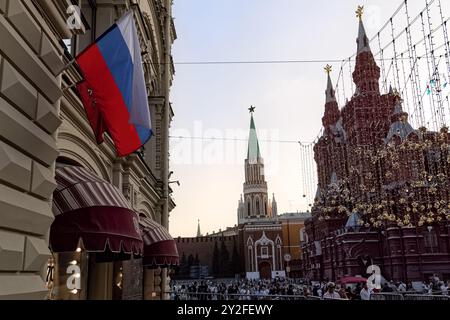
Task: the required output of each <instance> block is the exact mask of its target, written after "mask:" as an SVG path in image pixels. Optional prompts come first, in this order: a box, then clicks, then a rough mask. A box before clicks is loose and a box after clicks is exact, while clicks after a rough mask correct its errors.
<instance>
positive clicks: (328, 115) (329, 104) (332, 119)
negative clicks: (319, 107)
mask: <svg viewBox="0 0 450 320" xmlns="http://www.w3.org/2000/svg"><path fill="white" fill-rule="evenodd" d="M324 70H325V72H326V73H327V89H326V90H325V113H324V115H323V117H322V124H323V126H324V127H325V128H326V129H327V130H328V128H329V126H330V125H334V124H335V123H336V121H338V119H339V117H340V111H339V107H338V104H337V101H336V95H335V91H334V88H333V83H332V82H331V77H330V73H331V70H332V67H331V66H330V65H329V64H327V65H326V66H325V68H324Z"/></svg>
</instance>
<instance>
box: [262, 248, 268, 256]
mask: <svg viewBox="0 0 450 320" xmlns="http://www.w3.org/2000/svg"><path fill="white" fill-rule="evenodd" d="M268 257H269V248H267V247H261V258H268Z"/></svg>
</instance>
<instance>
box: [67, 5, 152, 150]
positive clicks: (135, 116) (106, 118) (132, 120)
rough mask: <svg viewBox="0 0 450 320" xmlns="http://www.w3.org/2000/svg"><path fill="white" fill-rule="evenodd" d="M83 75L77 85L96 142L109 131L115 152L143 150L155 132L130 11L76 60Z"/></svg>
mask: <svg viewBox="0 0 450 320" xmlns="http://www.w3.org/2000/svg"><path fill="white" fill-rule="evenodd" d="M76 60H77V63H78V65H79V66H80V69H81V70H82V72H83V75H84V81H82V82H81V83H79V84H78V85H77V89H78V91H79V94H80V98H81V100H82V102H83V105H84V107H85V109H86V113H87V116H88V119H89V122H90V124H91V126H92V129H93V130H94V134H95V136H96V140H97V142H99V143H101V142H102V141H103V133H104V132H105V131H106V132H108V134H109V135H110V136H111V138H112V139H113V141H114V144H115V147H116V150H117V155H118V156H119V157H123V156H126V155H128V154H130V153H133V152H134V151H136V150H138V149H139V148H141V147H142V146H143V145H144V144H145V143H146V142H147V141H148V139H150V137H151V135H152V127H151V120H150V111H149V107H148V96H147V89H146V86H145V79H144V71H143V67H142V59H141V47H140V44H139V38H138V35H137V31H136V26H135V22H134V17H133V12H132V11H128V12H127V13H126V14H125V15H124V16H123V17H122V18H120V19H119V20H118V21H117V22H116V23H115V24H114V25H112V26H111V27H110V28H109V29H108V30H107V31H106V32H105V33H104V34H103V35H101V36H100V37H99V38H98V39H97V40H96V41H95V43H93V44H91V45H90V46H89V47H87V48H86V49H85V50H84V51H83V52H82V53H80V54H79V55H78V57H77V58H76Z"/></svg>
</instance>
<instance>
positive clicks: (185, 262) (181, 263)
mask: <svg viewBox="0 0 450 320" xmlns="http://www.w3.org/2000/svg"><path fill="white" fill-rule="evenodd" d="M186 264H187V259H186V254H185V253H184V252H183V255H182V256H181V261H180V266H184V265H186Z"/></svg>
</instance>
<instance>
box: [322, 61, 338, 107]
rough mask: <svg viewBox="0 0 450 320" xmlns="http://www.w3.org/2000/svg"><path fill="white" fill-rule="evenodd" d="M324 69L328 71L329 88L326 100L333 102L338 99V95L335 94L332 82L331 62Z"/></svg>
mask: <svg viewBox="0 0 450 320" xmlns="http://www.w3.org/2000/svg"><path fill="white" fill-rule="evenodd" d="M324 70H325V72H326V73H327V89H326V90H325V96H326V101H325V102H333V101H336V96H335V91H334V88H333V83H332V82H331V77H330V73H331V70H332V67H331V66H330V65H329V64H327V65H326V66H325V68H324Z"/></svg>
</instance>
